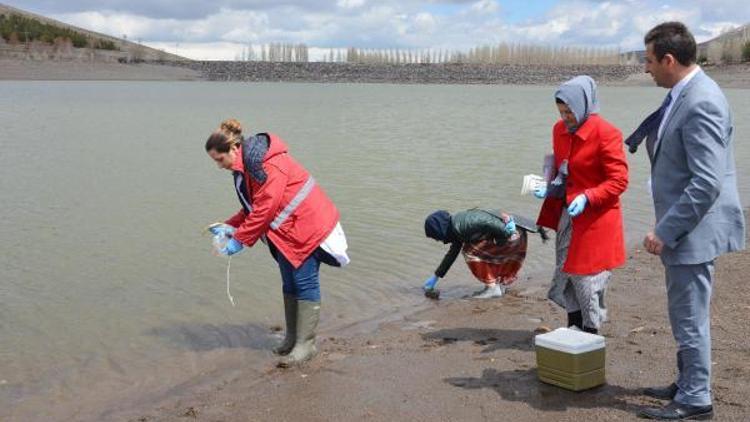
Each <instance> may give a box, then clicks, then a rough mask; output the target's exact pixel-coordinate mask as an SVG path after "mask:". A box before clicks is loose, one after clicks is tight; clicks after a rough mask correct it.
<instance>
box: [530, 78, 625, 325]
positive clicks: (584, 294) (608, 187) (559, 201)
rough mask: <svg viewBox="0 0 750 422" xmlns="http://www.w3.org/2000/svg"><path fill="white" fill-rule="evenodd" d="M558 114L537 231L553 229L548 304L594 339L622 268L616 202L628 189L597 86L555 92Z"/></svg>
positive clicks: (579, 83)
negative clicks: (615, 276)
mask: <svg viewBox="0 0 750 422" xmlns="http://www.w3.org/2000/svg"><path fill="white" fill-rule="evenodd" d="M555 101H556V103H557V108H558V110H559V112H560V117H561V118H562V119H561V120H559V121H558V122H557V123H556V124H555V126H554V127H553V129H552V146H553V150H554V156H555V170H556V175H554V176H553V177H554V180H552V181H551V182H550V183H548V184H547V186H546V187H545V188H541V189H539V190H538V191H537V192H535V193H536V195H537V197H540V198H545V200H544V204H543V205H542V209H541V211H540V213H539V218H538V220H537V224H539V225H540V226H543V227H548V228H550V229H553V230H557V240H556V261H557V262H556V268H555V274H554V277H553V280H552V288H551V289H550V292H549V298H550V299H551V300H552V301H554V302H555V303H557V304H558V305H560V306H562V307H563V308H565V309H566V311H567V312H568V326H573V325H575V326H577V327H578V328H581V329H583V330H584V331H588V332H592V333H597V332H598V329H599V328H600V327H601V324H602V322H604V321H605V320H606V318H607V310H606V307H605V305H604V292H605V290H606V286H607V282H608V281H609V279H610V277H611V275H612V273H611V271H610V270H612V269H613V268H616V267H619V266H620V265H622V264H623V263H624V262H625V240H624V236H623V223H622V209H621V208H620V195H622V193H623V192H625V189H626V188H627V186H628V164H627V161H626V160H625V153H624V151H623V147H622V133H621V132H620V130H618V129H617V128H616V127H614V126H613V125H612V124H610V123H609V122H607V121H606V120H604V119H603V118H602V117H601V116H599V114H598V101H597V94H596V83H595V82H594V80H593V79H591V78H590V77H588V76H578V77H575V78H573V79H571V80H570V81H568V82H565V83H564V84H562V85H561V86H560V88H559V89H558V90H557V92H556V93H555Z"/></svg>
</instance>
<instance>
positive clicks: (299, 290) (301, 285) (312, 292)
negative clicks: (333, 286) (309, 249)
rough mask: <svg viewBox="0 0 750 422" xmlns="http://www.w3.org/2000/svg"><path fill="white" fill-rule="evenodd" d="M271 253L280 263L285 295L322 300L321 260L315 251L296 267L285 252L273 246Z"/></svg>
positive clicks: (313, 300)
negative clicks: (285, 255) (286, 256)
mask: <svg viewBox="0 0 750 422" xmlns="http://www.w3.org/2000/svg"><path fill="white" fill-rule="evenodd" d="M269 246H271V245H270V244H269ZM271 254H272V255H273V257H274V258H275V259H276V262H277V263H278V264H279V270H281V281H282V283H283V284H282V288H281V289H282V291H283V292H284V294H285V295H289V296H293V297H294V298H296V299H297V300H307V301H310V302H320V276H319V274H320V261H319V260H318V258H316V257H315V254H314V253H313V254H310V256H309V257H308V258H307V259H306V260H305V261H304V262H303V263H302V265H300V266H299V268H294V266H293V265H292V264H291V263H289V261H287V259H286V258H285V257H284V254H282V253H280V252H279V251H278V250H276V248H275V247H273V246H272V247H271Z"/></svg>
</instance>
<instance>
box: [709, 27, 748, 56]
mask: <svg viewBox="0 0 750 422" xmlns="http://www.w3.org/2000/svg"><path fill="white" fill-rule="evenodd" d="M698 58H699V61H702V62H709V63H740V62H748V61H750V23H748V24H745V25H742V26H740V27H739V28H735V29H732V30H729V31H726V32H724V33H723V34H721V35H719V36H718V37H716V38H714V39H712V40H709V41H706V42H703V43H700V44H698Z"/></svg>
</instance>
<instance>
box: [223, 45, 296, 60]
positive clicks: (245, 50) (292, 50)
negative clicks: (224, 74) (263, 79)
mask: <svg viewBox="0 0 750 422" xmlns="http://www.w3.org/2000/svg"><path fill="white" fill-rule="evenodd" d="M235 60H238V61H243V62H257V61H260V62H307V61H309V51H308V48H307V46H306V45H305V44H291V43H270V44H260V45H258V46H257V49H256V46H254V45H253V44H252V43H248V44H247V45H246V46H244V47H242V52H241V53H240V54H238V55H237V56H236V57H235Z"/></svg>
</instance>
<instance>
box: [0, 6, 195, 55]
mask: <svg viewBox="0 0 750 422" xmlns="http://www.w3.org/2000/svg"><path fill="white" fill-rule="evenodd" d="M0 37H2V40H0V41H4V42H5V43H7V44H9V45H20V44H24V45H26V44H29V43H41V44H47V45H55V46H58V45H69V46H70V47H73V48H91V49H96V50H108V51H112V52H123V55H124V56H125V55H126V56H128V57H130V58H131V59H135V60H166V61H177V60H188V59H186V58H185V57H181V56H177V55H175V54H170V53H167V52H164V51H160V50H156V49H153V48H150V47H146V46H145V45H142V44H138V43H134V42H130V41H127V40H124V39H121V38H116V37H112V36H109V35H106V34H100V33H98V32H94V31H89V30H87V29H83V28H79V27H76V26H73V25H68V24H66V23H63V22H60V21H56V20H54V19H50V18H47V17H44V16H41V15H37V14H34V13H31V12H27V11H24V10H21V9H17V8H14V7H11V6H7V5H4V4H0Z"/></svg>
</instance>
